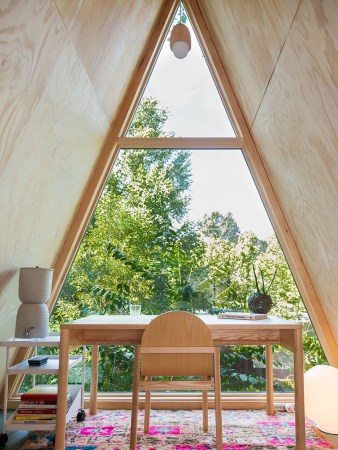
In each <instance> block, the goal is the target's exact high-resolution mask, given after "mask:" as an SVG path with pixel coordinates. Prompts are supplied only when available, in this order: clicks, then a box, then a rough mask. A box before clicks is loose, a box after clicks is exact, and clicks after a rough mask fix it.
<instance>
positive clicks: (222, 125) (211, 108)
mask: <svg viewBox="0 0 338 450" xmlns="http://www.w3.org/2000/svg"><path fill="white" fill-rule="evenodd" d="M180 8H183V7H182V6H179V9H178V11H177V14H176V16H175V19H174V20H173V23H172V24H171V26H170V28H169V32H168V34H167V37H166V39H165V41H164V44H163V46H162V49H161V51H160V54H159V57H158V59H157V61H156V64H155V67H154V68H153V71H152V73H151V76H150V79H149V81H148V84H147V86H146V88H145V91H144V93H143V98H144V97H154V98H156V99H157V100H158V102H159V104H161V105H165V106H166V108H168V110H169V111H170V114H169V117H168V119H167V121H166V123H165V127H164V129H163V131H164V134H168V133H169V132H173V133H174V135H175V137H192V136H193V137H235V132H234V129H233V127H232V125H231V122H230V120H229V117H228V114H227V112H226V109H225V107H224V105H223V103H222V100H221V98H220V96H219V93H218V91H217V88H216V85H215V83H214V80H213V78H212V75H211V73H210V70H209V67H208V65H207V63H206V60H205V58H204V55H203V53H202V50H201V48H200V46H199V43H198V41H197V38H196V35H195V32H194V30H193V28H192V26H191V23H190V21H189V18H188V17H187V15H186V14H185V13H184V15H183V17H184V22H185V25H186V26H187V27H188V29H189V31H190V35H191V50H190V51H189V53H188V55H187V56H186V57H185V58H184V59H178V58H176V57H175V56H174V54H173V52H172V51H171V49H170V45H169V36H170V33H171V30H172V28H173V26H174V25H175V24H177V23H178V21H179V20H180V11H179V10H180ZM141 101H142V99H141ZM128 135H130V133H129V130H128ZM144 137H147V136H146V135H145V136H144Z"/></svg>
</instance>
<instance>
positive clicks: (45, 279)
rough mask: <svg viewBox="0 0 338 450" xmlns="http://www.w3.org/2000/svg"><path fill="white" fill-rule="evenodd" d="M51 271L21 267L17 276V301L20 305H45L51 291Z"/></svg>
mask: <svg viewBox="0 0 338 450" xmlns="http://www.w3.org/2000/svg"><path fill="white" fill-rule="evenodd" d="M52 280H53V269H42V268H41V267H22V268H21V269H20V276H19V299H20V300H21V302H22V303H45V302H46V301H47V300H48V298H49V297H50V294H51V290H52Z"/></svg>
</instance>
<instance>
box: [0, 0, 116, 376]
mask: <svg viewBox="0 0 338 450" xmlns="http://www.w3.org/2000/svg"><path fill="white" fill-rule="evenodd" d="M1 8H2V9H1V16H0V36H1V38H0V54H1V55H2V56H1V57H2V62H3V63H2V65H0V71H1V73H0V80H1V91H0V101H1V106H2V108H1V109H0V129H1V133H0V211H1V215H0V249H1V251H0V339H5V338H8V337H10V336H12V335H13V333H14V328H15V318H16V311H17V308H18V306H19V304H20V302H19V300H18V295H17V293H18V275H19V268H20V267H23V266H35V265H39V266H41V267H53V264H54V261H55V260H56V257H57V255H58V252H59V251H60V248H61V246H62V242H63V240H64V238H65V235H66V234H67V233H68V228H69V225H70V223H71V221H72V217H73V215H74V212H75V211H76V208H77V206H78V204H79V201H80V199H81V196H82V193H83V191H84V189H85V186H86V183H87V182H88V179H89V177H90V175H91V172H92V169H93V167H94V165H95V163H96V160H97V157H98V155H99V153H100V151H101V148H102V145H103V142H104V140H105V138H106V135H107V133H108V132H109V129H110V123H109V122H108V121H107V119H106V116H105V114H104V112H103V110H102V108H101V105H100V102H99V101H98V99H97V97H96V93H95V91H94V89H93V86H92V83H91V81H90V80H89V78H88V75H87V72H86V70H85V69H84V68H83V65H82V62H81V60H80V58H79V57H78V55H77V53H76V50H75V48H74V46H73V43H72V41H71V39H70V38H69V34H68V31H67V29H66V28H65V26H64V23H63V21H62V19H61V17H60V14H59V12H58V10H57V8H56V7H55V4H54V2H47V1H46V2H40V1H37V2H33V1H30V2H21V1H19V2H14V1H12V2H9V3H8V4H7V5H4V2H1ZM0 357H1V360H2V361H3V357H4V355H3V354H1V355H0ZM2 367H3V365H1V370H2ZM2 377H3V372H1V371H0V378H2Z"/></svg>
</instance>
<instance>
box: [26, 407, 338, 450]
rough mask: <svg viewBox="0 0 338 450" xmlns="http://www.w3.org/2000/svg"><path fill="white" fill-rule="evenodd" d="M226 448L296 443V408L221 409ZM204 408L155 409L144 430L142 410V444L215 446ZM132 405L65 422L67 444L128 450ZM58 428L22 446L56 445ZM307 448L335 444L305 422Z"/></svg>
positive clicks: (70, 449)
mask: <svg viewBox="0 0 338 450" xmlns="http://www.w3.org/2000/svg"><path fill="white" fill-rule="evenodd" d="M222 415H223V416H222V418H223V450H285V449H295V421H294V414H292V413H288V412H284V411H283V412H277V413H276V415H275V416H268V415H267V414H266V413H265V411H262V410H259V411H242V410H241V411H237V410H231V411H230V410H228V411H223V412H222ZM201 419H202V413H201V411H152V412H151V418H150V430H149V433H148V434H146V435H145V434H144V433H143V428H142V427H143V411H141V412H140V413H139V423H138V439H137V444H138V445H137V449H138V450H163V449H166V450H210V449H214V448H215V421H214V414H213V411H212V410H211V411H209V432H207V433H205V432H203V431H202V428H201ZM129 427H130V412H129V411H99V412H98V414H96V415H95V416H90V415H89V413H88V411H86V420H85V421H84V422H76V420H74V421H71V422H69V423H68V424H67V431H66V445H67V447H66V449H67V450H96V449H100V450H108V449H109V450H121V449H124V450H127V449H128V448H129ZM53 438H54V434H52V433H51V432H35V433H34V434H32V436H31V437H30V439H29V440H28V441H27V442H26V443H25V445H24V446H23V447H21V449H20V450H26V449H32V448H34V449H44V450H46V449H50V450H52V449H53ZM306 443H307V446H306V449H307V450H309V449H311V450H314V449H323V448H324V449H325V448H326V449H333V448H334V447H333V446H332V445H331V444H329V443H328V442H326V441H325V440H324V439H323V438H322V437H321V436H320V435H319V434H317V433H316V432H315V431H314V429H313V428H312V426H311V424H310V423H309V422H307V423H306Z"/></svg>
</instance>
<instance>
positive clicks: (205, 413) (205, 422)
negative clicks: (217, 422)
mask: <svg viewBox="0 0 338 450" xmlns="http://www.w3.org/2000/svg"><path fill="white" fill-rule="evenodd" d="M202 379H203V380H210V377H208V376H203V377H202ZM202 410H203V431H208V391H202Z"/></svg>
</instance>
